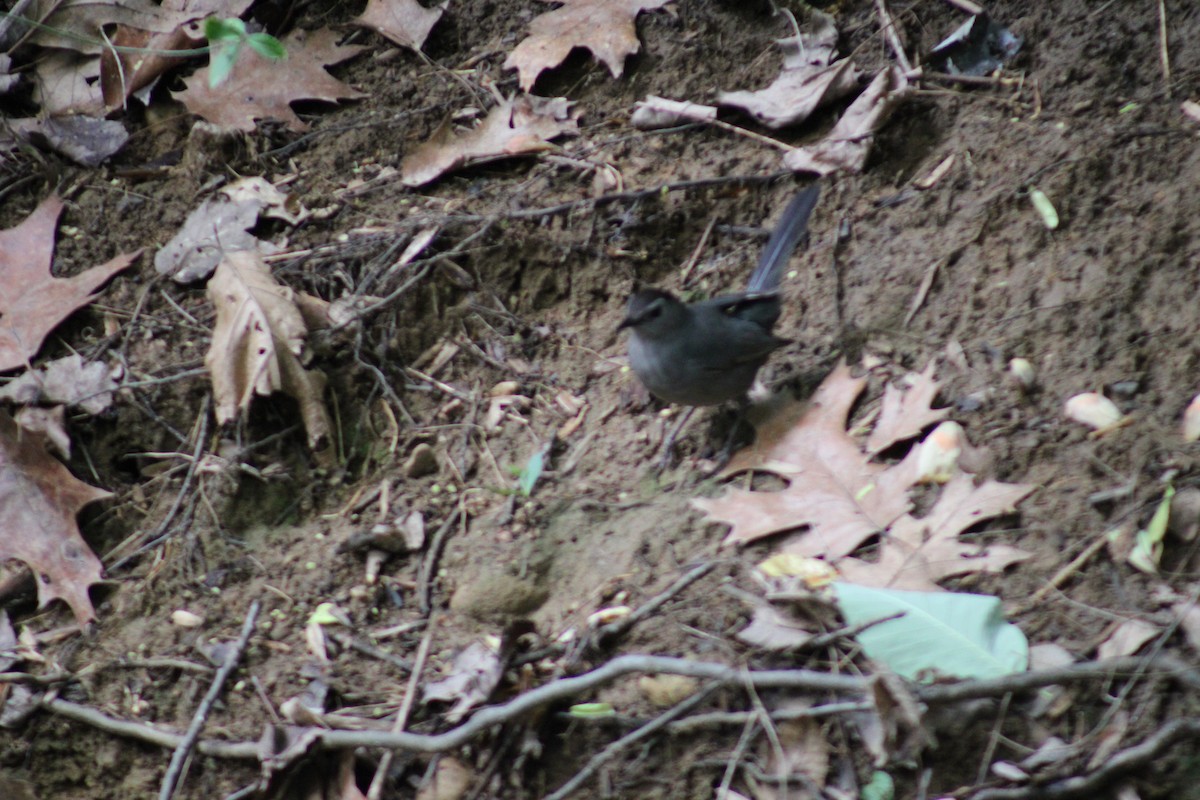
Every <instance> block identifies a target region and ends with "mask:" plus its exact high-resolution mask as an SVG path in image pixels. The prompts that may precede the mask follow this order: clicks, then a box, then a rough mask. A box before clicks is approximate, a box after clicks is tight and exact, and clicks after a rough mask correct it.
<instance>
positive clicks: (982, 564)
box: [785, 473, 1033, 592]
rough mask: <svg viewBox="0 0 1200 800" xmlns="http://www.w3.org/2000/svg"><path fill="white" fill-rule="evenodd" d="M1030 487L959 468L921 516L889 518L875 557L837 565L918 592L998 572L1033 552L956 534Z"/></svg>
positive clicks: (867, 582)
mask: <svg viewBox="0 0 1200 800" xmlns="http://www.w3.org/2000/svg"><path fill="white" fill-rule="evenodd" d="M1032 491H1033V487H1030V486H1022V485H1018V484H1009V483H999V482H997V481H985V482H984V483H983V484H982V485H980V486H975V485H974V481H973V480H972V479H971V477H970V476H969V475H966V474H963V473H959V474H958V475H956V476H955V477H954V478H953V479H952V480H951V481H950V482H949V483H947V484H946V486H945V487H944V488H943V489H942V493H941V494H940V495H939V496H938V499H937V502H936V503H935V504H934V506H933V508H932V509H930V511H929V513H928V514H926V515H925V516H924V517H921V518H920V519H917V518H915V517H912V516H910V515H908V514H905V515H904V516H902V517H900V519H898V520H896V522H895V523H893V524H892V526H891V528H890V529H889V530H888V532H887V533H886V534H885V535H884V536H883V537H882V540H881V542H880V546H879V557H878V560H877V561H862V560H859V559H856V558H845V559H842V560H841V561H839V562H838V565H837V566H838V569H839V570H840V571H841V573H842V577H843V578H844V579H845V580H847V581H849V582H850V583H857V584H861V585H863V586H878V587H881V588H889V589H908V590H911V591H918V592H921V591H924V592H936V591H938V590H939V588H940V587H939V586H938V581H940V580H942V579H943V578H950V577H954V576H956V575H965V574H967V573H975V572H994V573H998V572H1003V571H1004V570H1005V569H1006V568H1008V567H1009V566H1010V565H1012V564H1015V563H1017V562H1019V561H1024V560H1026V559H1028V558H1029V557H1030V556H1031V555H1032V554H1031V553H1027V552H1025V551H1024V550H1019V549H1017V548H1015V547H1011V546H1009V545H1003V544H992V545H986V546H985V545H981V544H977V543H972V542H966V541H963V540H961V539H959V538H958V537H959V534H961V533H963V532H964V531H965V530H967V529H968V528H970V527H971V526H972V525H975V524H977V523H979V522H980V521H982V520H985V519H989V518H991V517H994V516H997V515H999V514H1005V513H1008V512H1010V511H1012V510H1013V508H1014V507H1015V506H1016V504H1017V503H1018V502H1020V501H1021V500H1022V499H1023V498H1025V497H1026V496H1028V495H1029V493H1030V492H1032ZM785 549H786V547H785Z"/></svg>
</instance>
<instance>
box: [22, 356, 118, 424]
mask: <svg viewBox="0 0 1200 800" xmlns="http://www.w3.org/2000/svg"><path fill="white" fill-rule="evenodd" d="M116 390H117V382H116V381H115V380H113V368H112V367H110V366H108V365H107V364H104V363H102V362H99V361H84V360H83V356H81V355H79V354H78V353H75V354H73V355H69V356H66V357H64V358H59V359H56V360H54V361H51V362H49V363H47V364H44V365H42V366H41V367H39V368H38V369H35V370H30V371H29V372H26V373H25V374H23V375H21V376H20V377H19V378H17V379H16V380H14V381H11V382H9V383H7V384H5V385H4V387H3V388H2V389H0V400H9V401H11V402H13V403H17V404H20V405H26V406H28V405H58V404H65V405H76V406H78V407H79V408H82V409H83V410H84V411H86V412H87V413H89V414H93V415H94V414H99V413H100V412H101V411H103V410H104V409H106V408H108V407H109V406H110V405H112V402H113V392H115V391H116Z"/></svg>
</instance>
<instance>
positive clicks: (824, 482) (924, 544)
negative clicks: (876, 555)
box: [693, 364, 1030, 586]
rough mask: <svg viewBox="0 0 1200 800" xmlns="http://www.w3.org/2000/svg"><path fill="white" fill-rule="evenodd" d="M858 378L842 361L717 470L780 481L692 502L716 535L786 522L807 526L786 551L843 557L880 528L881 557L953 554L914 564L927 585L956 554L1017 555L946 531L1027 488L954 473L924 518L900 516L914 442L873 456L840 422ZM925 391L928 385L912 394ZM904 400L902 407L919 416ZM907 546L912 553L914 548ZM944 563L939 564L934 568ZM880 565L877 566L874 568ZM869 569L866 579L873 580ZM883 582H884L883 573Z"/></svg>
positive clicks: (956, 568)
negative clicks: (779, 486)
mask: <svg viewBox="0 0 1200 800" xmlns="http://www.w3.org/2000/svg"><path fill="white" fill-rule="evenodd" d="M865 385H866V378H865V377H861V378H855V377H854V376H853V375H852V374H851V372H850V369H849V367H847V366H846V365H845V364H841V365H839V366H838V367H837V369H835V370H834V371H833V372H832V373H830V375H829V377H827V378H826V379H825V381H824V382H823V383H822V384H821V386H820V388H818V389H817V391H816V393H815V394H814V395H813V397H812V400H811V401H810V406H809V408H808V410H807V411H805V412H804V414H803V415H802V416H800V418H799V420H798V421H795V422H788V423H787V424H786V425H782V426H775V427H767V426H764V427H763V428H762V429H760V430H759V435H758V440H756V442H755V444H754V445H752V446H751V447H749V448H747V449H745V450H742V451H741V452H739V453H737V454H736V455H735V456H734V458H733V460H732V461H731V463H730V466H729V467H728V469H727V470H726V473H727V474H728V473H733V472H740V471H744V470H762V471H766V472H773V473H775V474H777V475H779V476H780V477H782V478H784V479H785V480H787V481H788V486H787V488H785V489H783V490H782V491H778V492H754V491H745V490H740V489H733V490H728V491H727V492H726V493H725V494H724V495H722V496H720V497H716V498H712V499H700V500H695V501H693V502H694V504H695V505H696V506H697V507H699V508H700V509H701V510H702V511H705V512H706V513H707V514H708V515H709V517H710V518H711V519H712V520H714V521H718V522H727V523H729V524H730V525H731V526H732V528H731V530H730V532H729V535H728V536H727V537H726V538H725V542H724V543H725V544H726V545H729V544H738V543H745V542H752V541H754V540H756V539H759V538H762V537H764V536H768V535H770V534H773V533H778V532H781V531H785V530H792V529H796V528H802V527H808V530H807V531H806V532H804V533H803V534H801V535H799V536H798V537H796V538H795V539H794V540H792V541H790V542H789V543H788V544H787V546H786V547H785V550H786V551H787V552H789V553H794V554H796V555H802V556H821V557H825V558H828V559H832V560H837V559H842V558H844V557H846V556H848V555H849V554H850V553H852V552H854V550H856V549H857V548H858V547H859V546H860V545H861V544H862V543H863V542H864V541H866V540H867V539H868V538H870V537H872V536H874V535H876V534H881V533H885V532H886V531H888V529H889V528H890V529H891V530H892V533H891V534H888V535H887V536H885V537H884V541H885V543H886V542H887V541H888V540H889V537H890V536H893V535H894V536H896V537H897V540H896V542H894V543H893V548H894V549H893V550H892V551H888V552H887V555H888V558H889V562H888V563H889V565H897V566H896V569H897V570H901V569H903V568H906V566H911V565H913V564H914V563H915V562H916V561H918V560H919V562H920V563H921V564H924V563H927V562H929V561H934V560H937V559H939V558H951V557H952V558H953V559H954V561H953V562H952V563H950V564H945V565H942V564H939V565H936V566H929V567H928V568H926V569H925V570H924V571H923V572H922V571H920V570H917V569H916V568H915V567H913V571H914V572H915V573H916V574H917V575H919V576H921V577H922V579H924V580H925V581H927V583H926V584H923V585H926V586H927V585H930V584H932V583H933V582H934V581H935V580H937V579H938V578H939V577H944V576H945V575H950V574H961V573H962V572H966V571H971V570H972V568H971V567H970V566H964V563H963V562H964V561H966V560H969V559H970V558H979V559H980V561H979V562H978V566H979V567H980V568H984V567H989V568H990V567H995V566H996V565H997V564H999V563H1000V562H1002V561H1003V560H1004V559H1005V558H1007V559H1008V561H1007V562H1006V563H1011V562H1012V561H1013V560H1017V559H1019V558H1021V557H1024V554H1023V553H1021V552H1020V551H1015V550H1011V549H1007V550H1005V549H998V550H996V554H995V557H994V560H993V561H992V562H987V561H986V560H985V559H983V552H982V549H981V548H977V547H968V546H966V545H961V544H960V543H959V542H958V541H957V540H956V539H955V537H956V536H957V535H958V534H959V533H961V532H962V531H963V530H965V529H966V528H968V527H970V526H971V525H974V524H975V523H977V522H979V521H981V520H982V519H985V518H987V517H989V516H995V515H996V514H998V513H1001V512H1003V511H1007V510H1009V509H1010V508H1011V507H1012V506H1013V505H1014V504H1015V503H1016V502H1017V501H1018V500H1020V499H1021V498H1022V497H1024V496H1025V495H1027V494H1028V493H1029V491H1030V489H1029V487H1026V486H1018V485H1009V484H1001V483H995V482H988V483H985V484H983V485H982V486H980V487H975V486H974V484H973V482H972V481H971V479H970V478H969V477H967V476H966V475H965V474H962V473H958V474H956V475H955V477H954V478H952V480H951V481H950V484H949V485H948V486H947V487H946V488H945V489H943V494H942V497H941V503H942V504H941V505H936V504H935V507H934V510H933V511H932V512H931V513H930V514H929V515H927V516H926V517H924V518H922V519H919V520H915V519H913V518H912V517H910V516H909V511H910V510H911V507H912V502H911V500H910V499H909V494H908V493H909V490H910V489H911V488H912V486H913V485H914V483H916V482H917V480H918V479H919V477H920V470H919V469H918V461H919V453H920V448H919V447H914V448H912V449H911V450H910V451H909V453H908V455H907V456H906V457H905V458H904V459H903V460H902V461H900V462H899V463H897V464H894V465H891V466H887V465H883V464H878V463H873V462H872V461H871V460H870V458H871V457H870V454H869V453H867V452H865V451H864V450H863V449H862V446H860V444H859V443H858V442H857V441H855V439H854V438H853V437H851V436H850V434H849V433H848V432H847V431H846V422H847V418H848V415H849V412H850V409H851V407H852V406H853V405H854V402H855V401H856V400H857V398H858V396H859V394H861V393H862V390H863V388H864V386H865ZM922 392H923V393H924V394H925V396H926V397H928V398H932V396H933V394H936V387H934V391H933V392H932V393H930V391H929V389H928V388H924V389H922V390H921V391H920V392H918V393H922ZM915 406H916V404H912V407H911V408H910V412H911V413H913V414H916V415H917V416H921V414H922V412H921V411H920V409H918V408H916V407H915ZM914 553H915V555H914ZM939 569H940V570H943V571H942V572H941V573H939V572H938V570H939ZM880 570H882V571H883V572H881V573H880V574H883V573H884V572H886V568H882V567H881V568H880ZM878 577H879V576H878V575H876V580H874V581H873V582H875V583H879V582H881V581H880V580H878ZM882 582H884V583H887V581H882Z"/></svg>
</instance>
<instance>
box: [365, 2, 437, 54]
mask: <svg viewBox="0 0 1200 800" xmlns="http://www.w3.org/2000/svg"><path fill="white" fill-rule="evenodd" d="M447 2H449V0H447ZM445 12H446V3H442V4H441V5H440V6H434V7H433V8H426V7H425V6H423V5H421V4H420V3H418V2H417V0H367V8H366V10H365V11H363V13H362V14H361V15H360V16H357V17H355V18H354V19H353V20H352V21H353V22H354V24H355V25H362V26H363V27H364V28H370V29H371V30H373V31H375V32H376V33H379V34H380V35H382V36H385V37H387V38H388V39H391V40H392V41H393V42H395V43H396V44H398V45H400V46H401V47H408V48H411V49H413V50H420V49H421V47H422V46H423V45H424V44H425V40H426V39H428V38H429V32H430V31H432V30H433V26H434V25H436V24H437V21H438V20H439V19H441V18H442V14H444V13H445Z"/></svg>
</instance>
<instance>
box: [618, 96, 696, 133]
mask: <svg viewBox="0 0 1200 800" xmlns="http://www.w3.org/2000/svg"><path fill="white" fill-rule="evenodd" d="M716 118H717V109H716V107H715V106H705V105H700V104H699V103H688V102H684V101H681V100H668V99H667V98H665V97H658V96H657V95H653V94H652V95H648V96H647V97H646V99H645V100H639V101H638V102H637V103H636V104H635V106H634V109H633V114H632V116H630V118H629V123H630V124H631V125H633V127H635V128H637V129H638V130H640V131H652V130H657V129H658V128H670V127H674V126H675V125H683V124H685V123H688V122H712V121H713V120H715V119H716Z"/></svg>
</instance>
